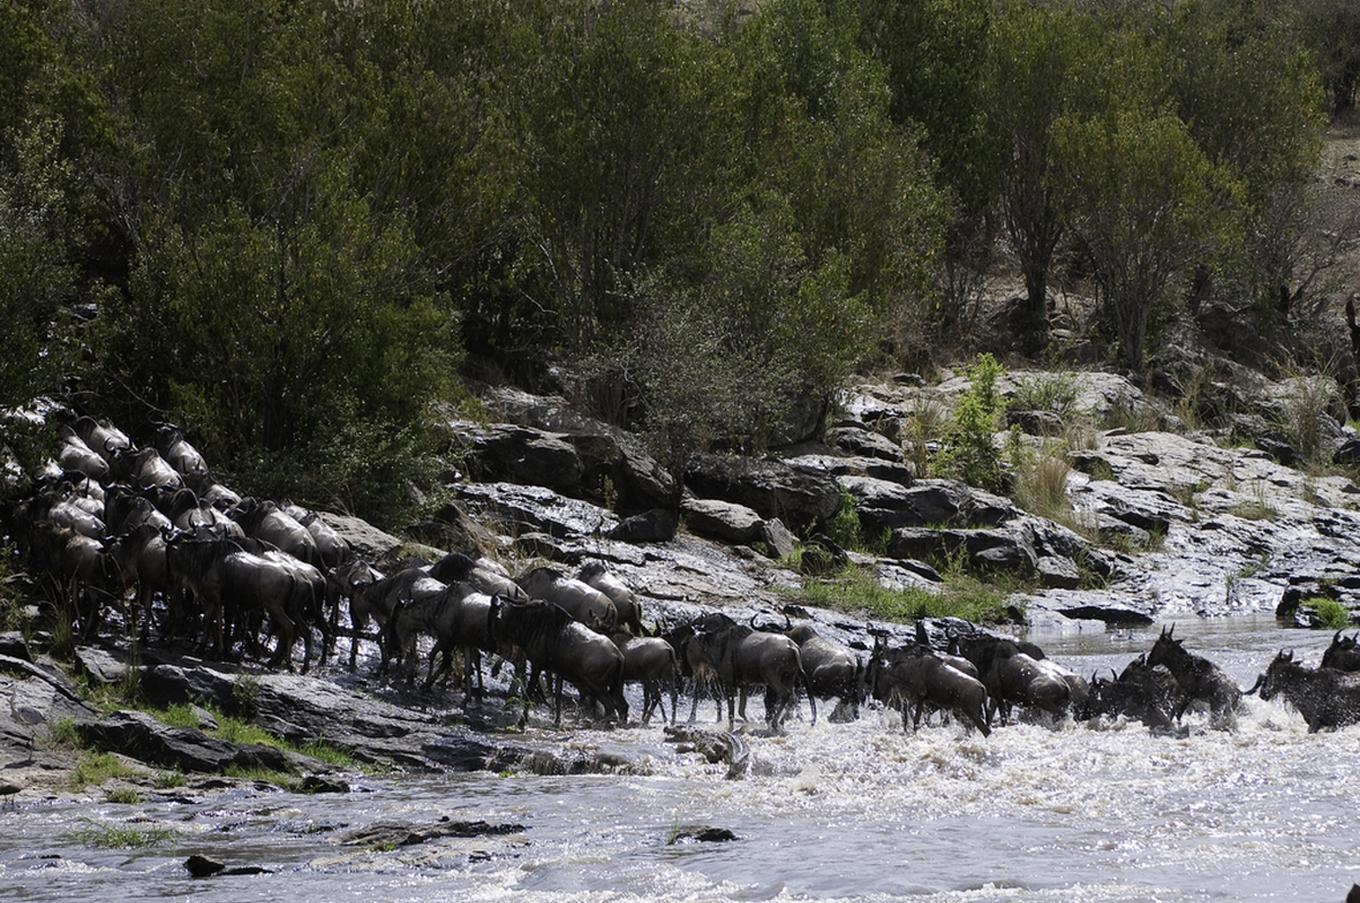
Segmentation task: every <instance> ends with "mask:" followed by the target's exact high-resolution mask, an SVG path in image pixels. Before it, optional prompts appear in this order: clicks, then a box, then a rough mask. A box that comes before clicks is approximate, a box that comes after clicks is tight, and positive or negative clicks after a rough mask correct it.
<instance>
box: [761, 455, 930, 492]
mask: <svg viewBox="0 0 1360 903" xmlns="http://www.w3.org/2000/svg"><path fill="white" fill-rule="evenodd" d="M783 461H784V463H785V464H787V465H789V466H790V467H792V468H794V469H795V470H801V471H805V472H807V473H811V474H814V475H816V476H828V477H842V476H851V477H874V478H875V479H879V480H887V481H888V482H890V483H901V484H902V485H903V486H910V485H911V483H912V481H913V480H914V479H915V476H916V475H915V473H914V472H913V471H912V469H911V465H909V464H905V463H900V462H896V461H886V460H884V459H882V458H861V457H841V456H839V455H833V454H828V453H822V452H807V453H805V454H801V455H796V456H794V457H791V458H784V459H783Z"/></svg>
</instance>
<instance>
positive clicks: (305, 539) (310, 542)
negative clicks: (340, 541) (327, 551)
mask: <svg viewBox="0 0 1360 903" xmlns="http://www.w3.org/2000/svg"><path fill="white" fill-rule="evenodd" d="M228 514H229V515H230V516H231V518H232V519H233V520H235V521H236V522H237V523H238V524H240V525H241V529H243V530H245V531H246V535H247V536H250V537H253V538H255V539H263V540H264V541H265V542H272V543H273V544H274V545H276V546H278V547H279V548H280V549H282V550H283V551H285V552H287V553H288V554H289V555H292V556H293V557H294V558H296V559H298V560H299V561H305V562H307V563H308V564H310V565H312V566H314V567H316V568H325V566H326V563H325V562H324V561H323V560H322V558H321V552H320V550H319V549H317V547H316V540H315V539H313V538H312V534H311V533H310V532H308V530H307V528H306V527H304V526H302V524H300V523H298V522H297V521H296V520H294V519H293V518H292V517H289V516H288V515H287V514H286V513H284V512H283V511H281V510H280V509H279V506H278V505H276V504H274V503H273V502H270V501H259V500H257V499H245V500H243V501H242V502H241V504H239V505H237V506H236V507H235V508H233V509H232V510H231V511H230V512H228Z"/></svg>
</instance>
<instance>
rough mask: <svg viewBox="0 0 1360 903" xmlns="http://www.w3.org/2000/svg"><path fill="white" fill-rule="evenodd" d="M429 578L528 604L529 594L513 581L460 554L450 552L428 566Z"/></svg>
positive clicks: (488, 566)
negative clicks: (463, 585) (460, 584)
mask: <svg viewBox="0 0 1360 903" xmlns="http://www.w3.org/2000/svg"><path fill="white" fill-rule="evenodd" d="M430 576H431V577H433V578H434V579H436V580H440V581H443V582H444V583H448V584H453V583H466V584H468V585H469V586H471V587H472V588H473V589H475V590H477V592H479V593H485V594H486V595H488V596H505V597H506V598H508V599H513V600H514V601H516V602H528V601H529V594H528V593H526V592H525V591H524V590H522V589H520V586H519V584H518V583H516V582H515V581H513V580H511V579H510V578H509V577H507V576H506V575H505V574H503V573H501V572H500V571H497V570H495V569H494V568H492V567H491V566H490V565H487V564H483V563H482V562H481V561H478V560H477V559H475V558H472V557H471V556H469V555H464V554H463V553H462V552H450V553H449V554H447V555H445V556H444V557H443V558H441V559H439V560H438V561H436V562H435V563H434V564H432V565H430Z"/></svg>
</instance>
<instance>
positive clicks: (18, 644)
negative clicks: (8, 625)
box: [0, 630, 33, 662]
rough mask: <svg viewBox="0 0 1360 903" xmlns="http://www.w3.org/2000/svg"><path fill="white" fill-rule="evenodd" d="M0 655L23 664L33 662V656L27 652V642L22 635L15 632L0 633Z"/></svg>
mask: <svg viewBox="0 0 1360 903" xmlns="http://www.w3.org/2000/svg"><path fill="white" fill-rule="evenodd" d="M0 655H5V656H8V657H10V658H17V659H19V660H20V661H24V662H31V661H33V655H32V654H31V653H30V652H29V651H28V642H27V641H26V640H25V639H24V635H23V634H22V633H19V632H18V631H17V630H10V631H7V632H5V633H0Z"/></svg>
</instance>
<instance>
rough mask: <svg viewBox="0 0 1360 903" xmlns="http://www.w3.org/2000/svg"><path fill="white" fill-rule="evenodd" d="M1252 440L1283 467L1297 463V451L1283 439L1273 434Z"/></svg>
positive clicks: (1258, 436)
mask: <svg viewBox="0 0 1360 903" xmlns="http://www.w3.org/2000/svg"><path fill="white" fill-rule="evenodd" d="M1252 441H1253V442H1254V443H1255V444H1256V447H1257V448H1259V449H1260V450H1261V451H1263V452H1265V453H1266V454H1268V455H1270V457H1271V458H1272V459H1273V460H1276V461H1279V462H1280V463H1281V464H1283V465H1284V466H1285V467H1293V466H1294V465H1295V464H1297V463H1299V453H1298V451H1297V450H1296V449H1295V448H1294V446H1292V445H1290V444H1289V443H1288V442H1286V441H1284V440H1283V439H1277V438H1275V437H1274V436H1267V435H1257V436H1255V437H1254V438H1253V440H1252ZM1338 463H1341V462H1338Z"/></svg>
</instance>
